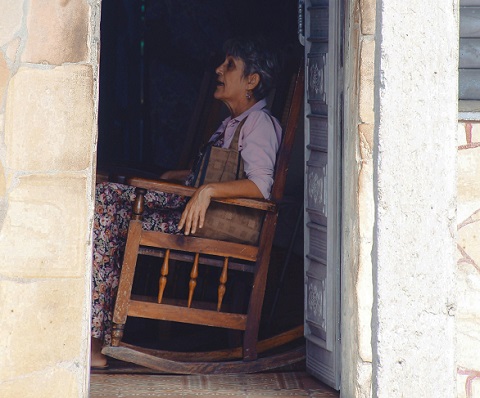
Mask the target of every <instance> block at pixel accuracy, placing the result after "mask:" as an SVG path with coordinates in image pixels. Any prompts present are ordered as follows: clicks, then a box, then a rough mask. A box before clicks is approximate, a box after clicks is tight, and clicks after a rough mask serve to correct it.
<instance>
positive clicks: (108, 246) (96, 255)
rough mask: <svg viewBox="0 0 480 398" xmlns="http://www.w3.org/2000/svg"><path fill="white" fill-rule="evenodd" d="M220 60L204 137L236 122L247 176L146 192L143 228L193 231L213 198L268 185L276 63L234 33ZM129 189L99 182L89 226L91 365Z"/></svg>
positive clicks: (254, 193)
mask: <svg viewBox="0 0 480 398" xmlns="http://www.w3.org/2000/svg"><path fill="white" fill-rule="evenodd" d="M224 50H225V54H226V57H225V60H224V61H223V63H222V64H221V65H220V66H218V67H217V69H216V70H215V73H216V74H217V87H216V90H215V93H214V97H215V98H216V99H218V100H220V101H222V102H223V103H224V104H225V105H226V106H227V107H228V109H229V111H230V116H229V117H228V118H226V119H225V120H224V121H223V123H222V124H221V126H220V127H219V129H218V130H217V131H216V132H215V134H213V136H212V138H211V139H210V141H211V142H213V143H214V145H215V146H220V147H223V148H228V147H229V145H230V142H231V141H232V138H233V135H234V133H235V131H236V129H237V127H238V126H239V125H240V124H241V123H242V122H243V125H242V126H241V130H240V136H239V141H238V149H239V151H240V154H241V157H242V160H243V163H244V171H245V175H246V178H245V179H240V180H235V181H228V182H219V183H208V184H205V185H202V186H200V187H199V188H198V189H197V191H196V192H195V194H194V195H193V196H192V197H191V198H190V200H188V202H187V201H186V199H185V198H183V197H180V196H177V195H172V194H165V193H162V192H153V191H148V192H147V194H146V195H145V203H146V211H145V215H144V221H143V227H144V228H145V229H150V230H161V231H163V232H168V233H184V234H185V235H189V234H195V232H196V231H197V229H199V228H202V227H203V224H204V221H205V214H206V211H207V208H208V206H209V204H210V201H211V199H212V198H219V197H221V198H228V197H244V198H269V196H270V190H271V187H272V184H273V172H274V166H275V160H276V153H277V150H278V147H279V145H280V140H281V127H280V125H279V123H278V121H277V120H276V119H275V118H273V117H272V116H271V115H270V113H269V111H268V110H267V109H266V100H265V97H266V96H267V95H268V93H269V92H270V90H271V88H272V87H273V85H274V80H275V77H276V75H277V69H278V63H277V60H276V57H275V56H274V54H273V53H271V52H270V51H269V50H268V49H267V48H266V46H265V44H264V43H263V42H262V41H261V40H255V39H233V40H230V41H228V42H227V43H226V44H225V47H224ZM161 178H162V179H174V180H185V184H187V185H191V184H192V183H193V173H191V172H190V170H176V171H169V172H166V173H164V174H163V175H162V176H161ZM134 197H135V188H134V187H129V186H125V185H121V184H116V183H102V184H99V185H97V190H96V206H95V221H94V233H93V283H92V284H93V304H92V308H93V313H92V358H91V366H92V367H96V368H101V367H106V366H107V361H106V357H105V356H104V355H102V354H101V349H102V346H103V344H110V339H111V324H112V311H113V301H114V297H115V293H116V289H117V286H118V279H119V275H120V266H121V264H120V249H122V248H123V247H124V245H125V240H126V235H127V229H128V221H129V218H130V213H131V206H132V202H133V199H134Z"/></svg>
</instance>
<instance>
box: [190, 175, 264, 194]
mask: <svg viewBox="0 0 480 398" xmlns="http://www.w3.org/2000/svg"><path fill="white" fill-rule="evenodd" d="M199 189H201V190H202V191H203V190H204V191H205V194H206V195H208V197H209V198H210V199H213V198H258V199H261V198H263V195H262V193H261V192H260V190H259V189H258V187H257V185H256V184H255V183H254V182H252V181H250V180H248V179H242V180H235V181H229V182H215V183H210V184H205V185H203V186H201V187H200V188H199Z"/></svg>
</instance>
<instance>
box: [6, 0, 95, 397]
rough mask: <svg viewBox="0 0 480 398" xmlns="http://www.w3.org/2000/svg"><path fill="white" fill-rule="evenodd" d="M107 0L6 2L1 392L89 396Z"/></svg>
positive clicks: (29, 394) (54, 395)
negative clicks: (102, 24) (102, 22)
mask: <svg viewBox="0 0 480 398" xmlns="http://www.w3.org/2000/svg"><path fill="white" fill-rule="evenodd" d="M99 18H100V2H98V1H94V0H62V1H45V0H28V1H26V0H25V1H23V0H18V1H8V0H3V1H0V319H1V320H2V321H1V323H2V327H1V328H0V396H1V397H4V398H10V397H12V398H17V397H22V398H28V397H35V398H39V397H46V398H47V397H48V398H50V397H86V396H87V395H88V382H89V380H88V374H89V366H88V363H89V357H88V355H89V346H90V345H89V338H90V333H89V327H88V325H89V319H90V316H89V311H90V301H91V299H90V275H91V270H90V267H91V239H90V236H91V224H92V213H93V212H92V206H93V178H92V176H93V171H94V168H95V165H94V160H95V148H96V132H97V130H96V117H97V115H96V112H97V111H96V109H97V103H96V101H97V74H98V73H97V72H98V59H97V56H98V50H99V49H98V43H99V31H98V29H99Z"/></svg>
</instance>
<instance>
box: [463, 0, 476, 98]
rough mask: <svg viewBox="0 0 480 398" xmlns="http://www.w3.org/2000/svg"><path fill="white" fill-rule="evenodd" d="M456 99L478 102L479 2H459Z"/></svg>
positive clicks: (468, 0) (474, 0)
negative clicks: (458, 55)
mask: <svg viewBox="0 0 480 398" xmlns="http://www.w3.org/2000/svg"><path fill="white" fill-rule="evenodd" d="M458 79H459V80H458V99H459V100H477V101H480V0H461V1H460V59H459V70H458Z"/></svg>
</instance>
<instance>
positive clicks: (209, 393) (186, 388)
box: [90, 372, 339, 398]
mask: <svg viewBox="0 0 480 398" xmlns="http://www.w3.org/2000/svg"><path fill="white" fill-rule="evenodd" d="M113 397H121V398H146V397H262V398H266V397H315V398H338V397H339V394H338V392H336V391H334V390H332V389H331V388H329V387H327V386H325V385H323V384H322V383H320V382H319V381H317V380H316V379H314V378H313V377H311V376H309V375H308V374H307V373H305V372H279V373H260V374H251V375H206V376H205V375H199V376H177V375H151V374H150V375H148V374H111V373H110V374H106V373H105V374H92V375H91V383H90V398H113Z"/></svg>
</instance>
